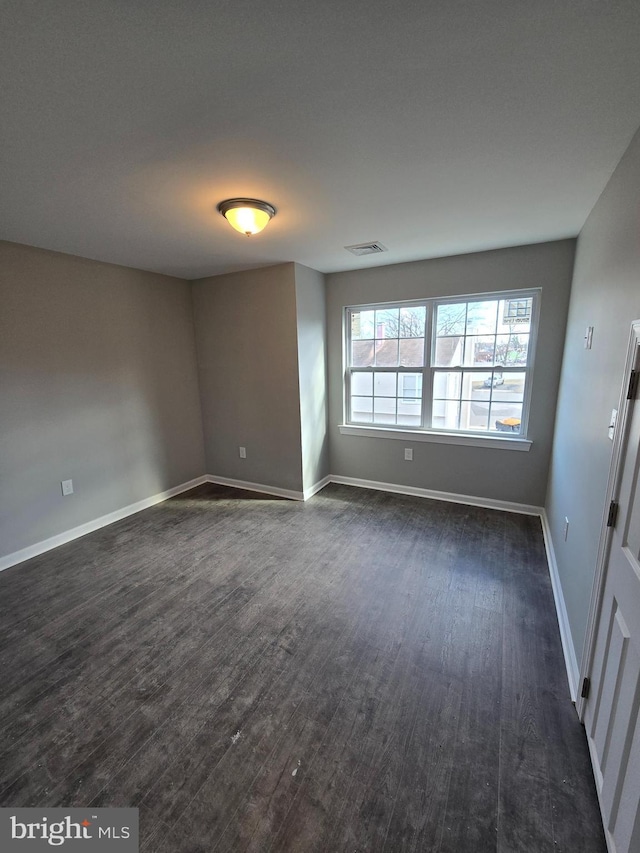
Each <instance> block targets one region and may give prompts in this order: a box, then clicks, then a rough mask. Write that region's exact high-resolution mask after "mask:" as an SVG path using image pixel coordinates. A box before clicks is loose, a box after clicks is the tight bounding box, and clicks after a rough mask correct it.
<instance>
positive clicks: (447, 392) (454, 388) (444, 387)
mask: <svg viewBox="0 0 640 853" xmlns="http://www.w3.org/2000/svg"><path fill="white" fill-rule="evenodd" d="M461 383H462V374H461V373H445V372H444V371H440V370H439V371H438V372H437V373H435V374H434V376H433V399H434V400H442V399H448V400H454V399H455V400H459V399H460V390H461Z"/></svg>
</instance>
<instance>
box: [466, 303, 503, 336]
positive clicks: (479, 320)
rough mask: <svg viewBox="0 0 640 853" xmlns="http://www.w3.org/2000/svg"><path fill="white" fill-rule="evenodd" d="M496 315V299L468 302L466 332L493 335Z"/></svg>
mask: <svg viewBox="0 0 640 853" xmlns="http://www.w3.org/2000/svg"><path fill="white" fill-rule="evenodd" d="M497 316H498V300H497V299H485V300H483V301H481V302H469V303H468V305H467V334H468V335H487V334H489V335H495V333H496V320H497Z"/></svg>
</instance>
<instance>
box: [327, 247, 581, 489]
mask: <svg viewBox="0 0 640 853" xmlns="http://www.w3.org/2000/svg"><path fill="white" fill-rule="evenodd" d="M574 250H575V241H574V240H562V241H557V242H553V243H542V244H537V245H532V246H519V247H515V248H510V249H500V250H497V251H491V252H480V253H474V254H469V255H459V256H456V257H450V258H439V259H435V260H428V261H419V262H415V263H407V264H398V265H393V266H388V267H375V268H373V269H368V270H353V271H350V272H343V273H334V274H331V275H329V276H327V322H328V352H329V435H330V465H331V473H332V474H335V475H340V476H345V477H356V478H360V479H366V480H377V481H381V482H387V483H394V484H398V485H405V486H414V487H419V488H425V489H435V490H437V491H445V492H453V493H457V494H463V495H471V496H475V497H480V498H491V499H494V500H504V501H514V502H517V503H523V504H533V505H536V506H541V505H542V504H543V502H544V497H545V491H546V488H547V474H548V466H549V457H550V452H551V443H552V433H553V418H554V409H555V404H556V396H557V388H558V379H559V375H560V365H561V359H562V348H563V341H564V332H565V325H566V317H567V306H568V302H569V292H570V287H571V272H572V266H573V257H574ZM528 287H542V300H541V313H540V328H539V335H538V346H537V355H536V364H535V368H534V384H533V396H532V403H531V414H530V418H529V437H530V438H531V439H533V446H532V448H531V450H530V451H529V452H528V453H525V452H516V451H512V450H497V449H494V448H480V447H463V446H458V445H455V446H454V445H445V444H435V443H429V442H414V443H413V444H412V443H411V442H403V441H398V440H396V439H385V438H363V437H355V436H350V435H341V434H340V433H339V431H338V424H340V423H342V418H343V390H342V334H343V332H342V318H343V308H344V306H346V305H358V304H364V303H368V302H369V303H370V302H389V301H393V300H400V299H419V298H423V297H439V296H452V295H457V294H466V293H483V292H490V291H500V290H513V289H515V288H528ZM405 446H411V447H413V459H414V461H413V462H405V461H404V458H403V456H404V447H405Z"/></svg>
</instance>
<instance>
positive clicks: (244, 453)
mask: <svg viewBox="0 0 640 853" xmlns="http://www.w3.org/2000/svg"><path fill="white" fill-rule="evenodd" d="M238 451H239V453H240V459H246V458H247V448H246V447H239V448H238Z"/></svg>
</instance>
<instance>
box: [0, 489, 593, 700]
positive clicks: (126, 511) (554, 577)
mask: <svg viewBox="0 0 640 853" xmlns="http://www.w3.org/2000/svg"><path fill="white" fill-rule="evenodd" d="M202 483H218V484H219V485H222V486H230V487H232V488H236V489H246V490H247V491H251V492H262V493H263V494H267V495H274V496H276V497H281V498H287V499H289V500H296V501H305V500H308V499H309V498H311V497H313V495H315V494H316V493H317V492H319V491H320V490H321V489H323V488H324V487H325V486H326V485H328V484H329V483H338V484H341V485H345V486H356V487H358V488H363V489H376V490H378V491H383V492H393V493H395V494H402V495H413V496H415V497H421V498H431V499H432V500H441V501H450V502H452V503H460V504H470V505H471V506H480V507H485V508H487V509H498V510H503V511H506V512H518V513H524V514H526V515H537V516H540V518H541V520H542V530H543V534H544V542H545V547H546V550H547V561H548V564H549V575H550V577H551V585H552V588H553V596H554V600H555V605H556V613H557V617H558V624H559V627H560V638H561V640H562V649H563V652H564V659H565V665H566V668H567V678H568V681H569V690H570V693H571V698H572V700H573V701H574V702H575V701H576V697H577V690H578V681H579V668H578V661H577V658H576V653H575V648H574V645H573V641H572V639H571V631H570V628H569V617H568V615H567V609H566V606H565V602H564V596H563V594H562V586H561V584H560V578H559V575H558V566H557V563H556V558H555V553H554V550H553V542H552V539H551V531H550V528H549V521H548V519H547V514H546V512H545V510H544V509H543V508H542V507H536V506H530V505H528V504H519V503H513V502H511V501H499V500H494V499H492V498H478V497H474V496H471V495H458V494H454V493H452V492H438V491H434V490H432V489H421V488H417V487H413V486H400V485H396V484H395V483H381V482H377V481H375V480H361V479H358V478H356V477H340V476H338V475H335V474H331V475H329V476H327V477H323V479H322V480H319V481H318V482H317V483H315V484H314V485H313V486H311V487H310V488H308V489H305V490H304V492H298V491H294V490H292V489H281V488H278V487H276V486H268V485H265V484H263V483H250V482H246V481H244V480H234V479H231V478H229V477H217V476H214V475H210V474H206V475H203V476H202V477H196V478H195V479H194V480H189V482H187V483H181V484H180V485H179V486H174V487H173V488H171V489H168V490H167V491H165V492H160V493H159V494H156V495H152V496H151V497H149V498H145V499H144V500H141V501H137V502H136V503H134V504H129V506H125V507H122V508H121V509H118V510H115V511H114V512H110V513H109V514H108V515H103V516H101V517H100V518H96V519H94V520H93V521H88V522H87V523H86V524H81V525H79V526H78V527H73V528H72V529H71V530H66V531H64V532H63V533H59V534H58V535H57V536H51V537H50V538H49V539H44V540H43V541H42V542H37V543H36V544H35V545H30V546H29V547H27V548H23V549H21V550H20V551H15V552H13V553H12V554H7V555H6V556H4V557H0V571H3V570H4V569H8V568H9V567H10V566H15V565H17V564H18V563H22V562H24V561H25V560H30V559H31V558H32V557H37V556H38V555H40V554H44V553H45V552H46V551H51V550H52V549H53V548H57V547H58V546H60V545H64V544H65V543H67V542H71V541H73V540H74V539H79V538H80V537H81V536H85V535H86V534H87V533H92V532H93V531H94V530H99V529H100V528H101V527H106V526H107V525H109V524H113V523H114V522H115V521H120V520H121V519H123V518H127V516H130V515H134V514H135V513H137V512H140V511H141V510H144V509H148V508H149V507H151V506H154V505H155V504H158V503H162V502H163V501H166V500H168V499H169V498H172V497H174V496H175V495H179V494H181V493H182V492H186V491H189V489H193V488H195V487H196V486H200V485H202Z"/></svg>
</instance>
